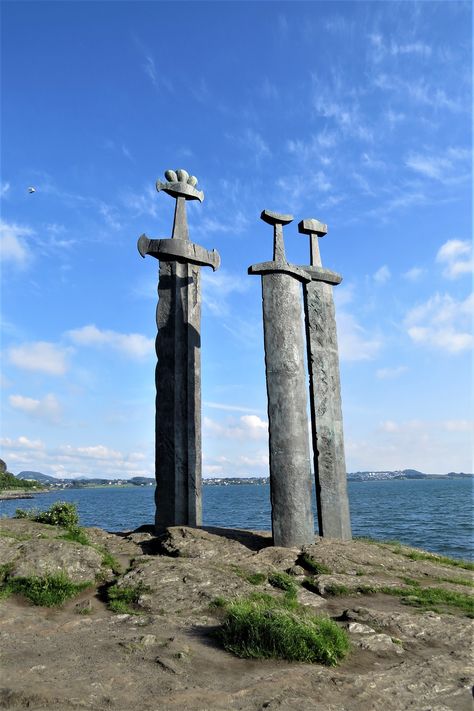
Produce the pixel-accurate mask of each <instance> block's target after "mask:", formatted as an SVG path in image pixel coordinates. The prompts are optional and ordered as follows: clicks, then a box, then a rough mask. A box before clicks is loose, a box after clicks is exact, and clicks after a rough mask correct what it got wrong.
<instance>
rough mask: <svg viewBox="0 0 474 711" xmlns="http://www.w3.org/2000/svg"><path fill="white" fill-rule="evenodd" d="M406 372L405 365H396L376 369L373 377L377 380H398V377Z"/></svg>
mask: <svg viewBox="0 0 474 711" xmlns="http://www.w3.org/2000/svg"><path fill="white" fill-rule="evenodd" d="M407 370H408V368H407V366H406V365H397V366H394V367H393V368H378V370H376V371H375V376H376V377H377V378H378V379H379V380H391V379H393V378H399V377H400V375H403V373H406V372H407Z"/></svg>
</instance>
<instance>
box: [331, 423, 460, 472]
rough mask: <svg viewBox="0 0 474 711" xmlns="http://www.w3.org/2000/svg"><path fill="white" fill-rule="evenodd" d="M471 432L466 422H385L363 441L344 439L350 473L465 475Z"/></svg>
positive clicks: (362, 439)
mask: <svg viewBox="0 0 474 711" xmlns="http://www.w3.org/2000/svg"><path fill="white" fill-rule="evenodd" d="M470 431H472V423H469V422H468V421H466V420H454V421H449V420H434V421H429V420H422V419H413V420H397V419H387V420H384V421H382V422H380V423H379V425H378V427H377V428H376V429H374V431H372V432H370V433H369V436H368V437H366V438H361V439H357V440H356V439H354V438H352V437H346V441H345V449H346V457H347V461H348V466H349V471H351V470H352V471H354V470H362V471H363V470H367V469H368V470H370V471H373V470H374V469H375V470H377V469H378V470H385V469H386V470H397V469H408V468H411V469H418V470H420V471H423V472H426V473H430V474H445V473H447V472H449V471H464V472H467V471H470V468H471V466H472V435H471V433H470Z"/></svg>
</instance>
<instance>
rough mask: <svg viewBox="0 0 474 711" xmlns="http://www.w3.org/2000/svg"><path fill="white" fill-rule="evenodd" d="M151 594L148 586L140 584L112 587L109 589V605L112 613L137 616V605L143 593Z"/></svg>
mask: <svg viewBox="0 0 474 711" xmlns="http://www.w3.org/2000/svg"><path fill="white" fill-rule="evenodd" d="M147 592H151V590H150V588H149V587H148V586H147V585H143V584H142V583H139V584H138V585H133V586H125V585H124V586H120V587H119V586H118V585H111V586H110V587H109V588H108V589H107V604H108V607H109V610H112V612H119V613H122V614H124V613H126V614H129V615H134V614H137V610H136V604H137V602H138V600H139V598H140V596H141V595H143V593H147Z"/></svg>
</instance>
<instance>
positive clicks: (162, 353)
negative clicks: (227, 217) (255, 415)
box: [138, 170, 220, 529]
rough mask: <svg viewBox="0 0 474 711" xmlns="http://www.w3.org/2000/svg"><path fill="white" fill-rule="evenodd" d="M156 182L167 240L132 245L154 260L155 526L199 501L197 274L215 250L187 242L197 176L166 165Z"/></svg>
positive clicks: (177, 520) (188, 513) (196, 508)
mask: <svg viewBox="0 0 474 711" xmlns="http://www.w3.org/2000/svg"><path fill="white" fill-rule="evenodd" d="M165 178H166V180H167V182H165V183H162V182H160V181H159V180H158V181H157V183H156V189H157V191H158V192H160V191H161V190H162V191H163V192H165V193H168V195H171V196H172V197H174V198H175V199H176V206H175V212H174V222H173V233H172V237H171V239H149V238H148V237H147V236H146V235H142V236H141V237H140V239H139V240H138V251H139V252H140V254H141V256H142V257H145V255H146V254H149V255H151V256H152V257H155V258H156V259H159V260H160V268H159V282H158V307H157V311H156V324H157V327H158V334H157V337H156V355H157V357H158V362H157V365H156V372H155V380H156V419H155V475H156V492H155V503H156V516H155V525H156V527H157V528H158V529H160V528H163V527H165V526H175V525H187V526H199V525H201V523H202V502H201V468H202V455H201V275H200V271H201V269H200V267H201V266H209V267H212V269H213V270H214V271H215V270H216V269H218V268H219V265H220V257H219V254H218V253H217V252H216V251H215V250H213V251H212V252H209V251H208V250H207V249H204V248H203V247H200V246H199V245H197V244H193V243H192V242H190V241H189V231H188V223H187V218H186V200H199V201H200V202H202V201H203V199H204V193H203V192H202V191H199V190H197V189H196V184H197V178H195V177H194V176H189V174H188V173H187V172H186V171H185V170H178V171H176V172H175V171H174V170H167V171H166V173H165Z"/></svg>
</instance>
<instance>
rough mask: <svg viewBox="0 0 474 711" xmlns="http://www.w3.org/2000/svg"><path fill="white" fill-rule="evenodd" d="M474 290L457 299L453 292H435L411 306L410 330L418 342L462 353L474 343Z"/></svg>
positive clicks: (411, 336)
mask: <svg viewBox="0 0 474 711" xmlns="http://www.w3.org/2000/svg"><path fill="white" fill-rule="evenodd" d="M473 307H474V294H471V295H470V296H468V297H467V298H466V299H465V300H464V301H457V300H456V299H454V298H453V297H452V296H450V295H449V294H438V293H437V294H435V295H434V296H432V297H431V298H430V299H428V301H426V302H425V303H423V304H420V305H419V306H416V307H415V308H413V309H411V310H410V311H409V312H408V313H407V315H406V317H405V326H406V328H407V333H408V335H409V336H410V338H411V339H412V341H413V342H414V343H418V344H420V345H426V346H430V347H432V348H436V349H439V350H442V351H446V352H447V353H453V354H454V353H461V352H463V351H466V350H469V349H470V348H472V345H473V341H474V338H473V335H472V333H471V331H470V322H471V317H472V309H473Z"/></svg>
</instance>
